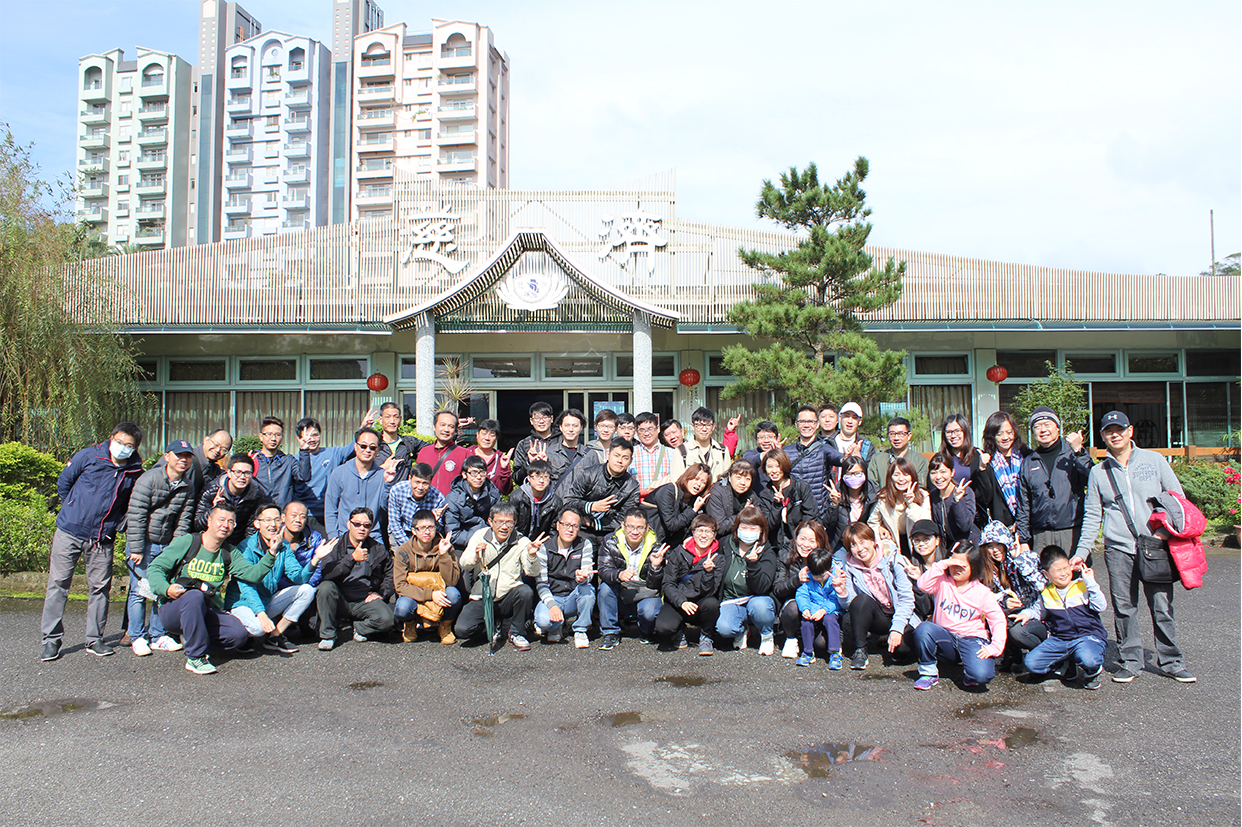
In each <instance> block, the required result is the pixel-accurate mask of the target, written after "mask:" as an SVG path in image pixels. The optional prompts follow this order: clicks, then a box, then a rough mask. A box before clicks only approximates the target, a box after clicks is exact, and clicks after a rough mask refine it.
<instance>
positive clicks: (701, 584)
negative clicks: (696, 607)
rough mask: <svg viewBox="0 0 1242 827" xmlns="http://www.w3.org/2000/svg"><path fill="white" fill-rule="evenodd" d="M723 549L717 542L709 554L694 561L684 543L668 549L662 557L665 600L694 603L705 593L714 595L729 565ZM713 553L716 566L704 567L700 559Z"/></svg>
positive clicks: (668, 601) (705, 559) (704, 559)
mask: <svg viewBox="0 0 1242 827" xmlns="http://www.w3.org/2000/svg"><path fill="white" fill-rule="evenodd" d="M686 542H690V543H692V542H694V541H693V540H687V541H686ZM722 552H723V549H722V548H720V546H719V545H717V547H716V550H715V551H713V552H712V554H709V555H707V556H706V557H704V558H703V559H702V560H699V561H698V562H697V563H695V562H693V558H692V557H691V556H690V552H688V551H686V547H685V546H678V547H677V548H671V549H669V550H668V554H667V556H666V557H665V560H664V580H663V591H664V602H665V603H668V604H670V605H673V606H678V607H680V606H681V604H682V603H685V602H687V601H689V602H691V603H697V602H698V601H700V600H702V599H703V598H704V597H714V596H715V595H716V593H717V592H719V591H720V583H721V582H722V581H723V580H724V572H725V569H726V568H727V567H728V565H729V561H728V559H727V558H725V556H724V554H723V553H722ZM713 554H714V555H715V557H716V562H715V566H716V567H715V568H714V569H713V570H712V571H706V570H704V568H703V563H704V562H706V561H707V559H708V558H709V557H711V556H712V555H713Z"/></svg>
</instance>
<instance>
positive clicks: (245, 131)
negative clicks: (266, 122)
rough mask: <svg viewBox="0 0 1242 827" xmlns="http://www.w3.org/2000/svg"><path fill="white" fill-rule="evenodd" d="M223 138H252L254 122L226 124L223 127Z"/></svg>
mask: <svg viewBox="0 0 1242 827" xmlns="http://www.w3.org/2000/svg"><path fill="white" fill-rule="evenodd" d="M224 136H225V137H226V138H241V139H247V140H248V139H252V138H254V121H253V120H244V121H240V122H238V123H228V124H225V126H224Z"/></svg>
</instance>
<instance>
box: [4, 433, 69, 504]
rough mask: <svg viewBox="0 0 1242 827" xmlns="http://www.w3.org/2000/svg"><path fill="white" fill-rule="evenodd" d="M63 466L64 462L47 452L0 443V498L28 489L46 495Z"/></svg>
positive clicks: (49, 494)
mask: <svg viewBox="0 0 1242 827" xmlns="http://www.w3.org/2000/svg"><path fill="white" fill-rule="evenodd" d="M64 469H65V465H64V463H62V462H60V461H59V460H57V459H56V457H54V456H52V455H51V454H44V453H41V452H39V451H36V450H35V449H34V448H29V447H27V446H25V445H22V444H21V443H20V442H6V443H4V444H3V445H0V499H6V498H18V499H20V498H24V497H25V496H26V495H27V494H31V493H34V494H38V495H40V496H42V497H44V498H50V497H52V496H53V495H55V493H56V480H57V478H58V477H60V472H61V471H63V470H64Z"/></svg>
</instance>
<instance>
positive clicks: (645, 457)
mask: <svg viewBox="0 0 1242 827" xmlns="http://www.w3.org/2000/svg"><path fill="white" fill-rule="evenodd" d="M661 451H663V452H664V456H663V458H661V457H660V452H661ZM630 473H631V474H633V475H634V479H636V480H638V487H639V488H640V489H642V490H643V491H647V490H649V489H650V488H651V483H653V482H655V481H656V480H658V479H660V478H661V477H667V476H668V475H669V474H671V473H673V449H672V448H669V447H668V446H667V445H664V444H662V443H659V442H657V443H656V444H655V447H654V448H652V449H651V450H648V449H647V446H646V445H643V444H642V443H641V442H638V441H637V440H635V442H634V463H633V464H632V465H631V466H630Z"/></svg>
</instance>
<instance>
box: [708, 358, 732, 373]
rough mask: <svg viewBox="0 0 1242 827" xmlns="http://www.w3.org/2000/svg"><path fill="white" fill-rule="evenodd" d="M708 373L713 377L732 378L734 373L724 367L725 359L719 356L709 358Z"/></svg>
mask: <svg viewBox="0 0 1242 827" xmlns="http://www.w3.org/2000/svg"><path fill="white" fill-rule="evenodd" d="M707 373H708V374H709V375H711V376H732V375H733V372H732V371H730V370H727V369H726V368H725V366H724V357H723V356H721V355H719V354H717V355H715V356H708V357H707Z"/></svg>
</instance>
